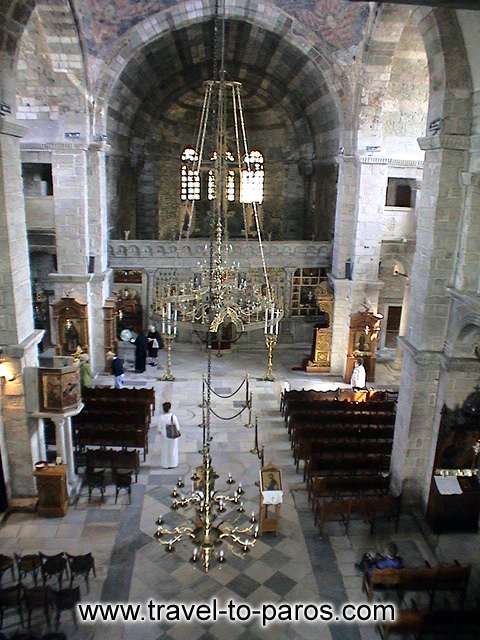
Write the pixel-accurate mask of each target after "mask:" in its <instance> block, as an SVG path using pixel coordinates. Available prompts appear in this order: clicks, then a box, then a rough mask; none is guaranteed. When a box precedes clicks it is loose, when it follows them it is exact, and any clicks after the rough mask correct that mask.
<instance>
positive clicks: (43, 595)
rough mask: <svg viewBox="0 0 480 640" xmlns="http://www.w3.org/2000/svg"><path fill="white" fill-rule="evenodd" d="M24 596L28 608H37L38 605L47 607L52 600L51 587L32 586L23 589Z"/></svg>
mask: <svg viewBox="0 0 480 640" xmlns="http://www.w3.org/2000/svg"><path fill="white" fill-rule="evenodd" d="M23 596H24V599H25V604H26V605H27V609H35V608H36V607H45V606H46V605H47V604H48V602H49V601H50V597H51V590H50V587H31V588H30V589H27V588H26V587H25V588H24V590H23Z"/></svg>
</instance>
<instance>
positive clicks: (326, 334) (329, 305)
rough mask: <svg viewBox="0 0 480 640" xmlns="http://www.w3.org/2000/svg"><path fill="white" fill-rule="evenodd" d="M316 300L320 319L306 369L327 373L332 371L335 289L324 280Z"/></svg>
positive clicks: (316, 294)
mask: <svg viewBox="0 0 480 640" xmlns="http://www.w3.org/2000/svg"><path fill="white" fill-rule="evenodd" d="M315 302H316V303H317V307H318V310H319V321H318V323H317V324H316V326H315V328H314V330H313V343H312V351H311V354H310V360H308V362H307V364H306V366H305V370H306V371H307V372H308V373H326V372H328V371H330V358H331V352H332V319H333V304H334V296H333V291H332V290H331V289H330V287H329V286H328V283H327V282H322V283H321V284H320V285H319V286H318V287H316V288H315Z"/></svg>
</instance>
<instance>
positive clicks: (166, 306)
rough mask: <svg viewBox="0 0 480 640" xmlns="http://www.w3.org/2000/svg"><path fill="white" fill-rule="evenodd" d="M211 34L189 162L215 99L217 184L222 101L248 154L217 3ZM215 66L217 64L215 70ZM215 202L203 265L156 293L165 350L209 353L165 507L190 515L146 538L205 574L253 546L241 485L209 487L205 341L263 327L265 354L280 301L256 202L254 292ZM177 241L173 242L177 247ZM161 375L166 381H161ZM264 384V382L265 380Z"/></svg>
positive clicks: (222, 155) (221, 172)
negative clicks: (189, 447) (183, 347)
mask: <svg viewBox="0 0 480 640" xmlns="http://www.w3.org/2000/svg"><path fill="white" fill-rule="evenodd" d="M214 29H215V32H214V38H215V43H214V69H213V71H214V73H213V77H214V80H213V81H209V82H207V83H206V91H205V98H204V103H203V109H202V116H201V122H200V129H199V134H198V138H197V146H196V150H195V154H194V157H198V165H197V166H196V169H195V170H196V171H199V169H200V165H201V162H202V158H203V154H204V147H205V138H206V133H207V123H208V122H209V118H210V119H211V115H212V110H211V106H212V103H213V101H215V104H216V108H215V109H214V110H213V112H214V115H215V123H214V124H215V128H214V132H215V136H214V137H215V149H216V150H215V153H214V154H213V158H214V161H215V169H214V176H215V184H216V185H225V184H226V183H225V176H226V162H227V161H230V157H229V155H228V153H227V148H228V147H227V139H226V138H227V122H226V119H227V117H226V116H227V97H228V95H230V96H231V98H232V113H233V120H234V129H235V132H236V135H235V138H236V139H235V147H236V150H237V160H238V164H239V167H240V168H241V167H242V159H241V144H243V147H244V151H245V156H244V158H245V159H246V160H245V161H246V163H247V171H248V155H249V154H248V146H247V140H246V134H245V123H244V118H243V111H242V103H241V98H240V85H239V83H236V82H227V81H226V80H225V60H224V57H225V0H217V1H216V12H215V21H214ZM217 61H220V69H219V70H217V65H218V62H217ZM216 196H217V197H216V198H215V200H213V205H214V206H213V212H212V224H211V235H210V241H209V243H208V245H207V249H208V250H209V251H208V253H209V255H208V260H206V261H205V264H204V265H203V267H202V270H201V272H200V273H198V272H197V273H196V274H194V276H193V277H192V279H191V281H189V282H181V281H178V280H175V279H173V280H172V281H171V282H170V283H168V284H167V285H164V286H162V287H159V288H158V289H157V299H156V303H155V305H154V311H155V313H156V315H157V317H158V318H159V320H160V322H161V326H162V333H163V334H164V336H165V337H166V338H167V348H168V347H169V345H170V346H171V343H172V342H173V340H174V338H175V335H176V332H177V326H178V325H181V324H182V323H186V324H188V325H190V326H192V325H193V326H194V327H195V328H200V329H203V331H205V332H206V336H207V340H206V342H207V345H208V347H209V348H208V349H207V375H206V377H205V382H206V394H205V395H204V398H203V401H204V403H205V404H204V405H203V406H204V411H203V418H202V433H203V443H202V464H201V465H199V466H198V467H197V468H196V469H195V471H194V473H193V475H192V477H191V480H192V490H191V491H190V492H188V493H187V492H185V493H184V489H183V487H184V485H185V482H184V479H183V478H179V479H178V482H177V486H176V487H175V488H174V489H173V491H172V504H171V508H172V510H173V511H178V510H181V509H193V511H194V513H193V514H192V515H191V518H190V522H189V523H187V524H185V525H183V526H176V527H168V526H166V525H165V523H164V521H163V518H162V517H159V518H158V519H157V521H156V525H157V530H156V532H155V534H154V536H155V538H156V539H157V541H158V542H159V543H160V544H161V545H162V546H163V547H164V548H165V549H166V551H167V552H173V551H174V550H175V548H176V545H177V544H180V543H182V542H185V541H188V542H190V543H192V545H193V548H192V555H191V558H190V559H191V561H192V562H200V563H201V565H202V567H203V569H204V571H206V572H208V571H209V570H210V568H211V566H212V564H213V563H214V562H218V563H222V562H224V561H225V546H227V547H228V548H229V549H230V550H231V552H232V553H234V554H236V555H238V554H239V555H243V554H245V553H248V551H249V550H250V549H251V548H252V547H253V546H254V545H255V543H256V541H257V537H258V533H259V529H258V525H257V524H256V521H257V518H256V515H255V513H254V512H253V513H251V514H250V516H246V515H245V514H244V512H245V507H244V504H243V502H242V494H243V488H242V485H241V483H239V484H238V485H237V487H236V489H235V491H234V492H233V494H232V493H229V494H227V493H224V492H221V491H218V490H217V489H216V488H215V482H216V480H217V479H218V475H217V474H216V473H215V470H214V467H213V464H212V457H211V451H210V442H211V440H212V437H211V435H210V418H211V414H212V413H213V410H212V407H211V390H212V349H211V345H212V338H213V336H214V335H215V332H217V331H218V329H219V327H220V325H221V324H222V323H223V322H224V320H225V319H227V318H229V319H230V321H232V322H233V323H235V325H236V326H237V328H238V329H239V330H240V331H241V332H244V331H251V330H254V329H263V330H264V333H265V339H266V344H267V348H269V347H268V345H269V344H270V345H271V344H273V343H274V342H275V341H276V336H277V334H278V325H279V322H280V320H281V318H282V317H283V310H282V307H281V305H282V301H279V300H275V297H274V295H273V292H272V288H271V286H270V283H269V279H268V272H267V267H266V264H265V257H264V252H263V245H262V238H261V233H260V224H259V217H258V207H257V203H255V202H252V209H253V215H254V220H255V227H256V233H257V242H258V247H259V251H260V255H261V260H262V267H263V275H264V283H263V286H254V285H253V284H252V282H250V281H249V277H248V274H246V273H244V272H242V270H241V268H240V265H239V263H238V262H234V261H233V260H232V259H231V248H230V245H229V242H228V237H227V235H228V230H227V225H226V215H225V212H226V193H225V189H223V188H222V189H216ZM194 205H195V202H194V201H192V202H191V203H189V206H190V222H191V219H192V217H193V213H194V211H193V210H194ZM187 230H188V226H187ZM180 235H182V234H180ZM181 240H182V238H181V237H180V239H179V241H181ZM270 356H271V351H270ZM270 365H271V357H270ZM268 371H270V375H271V366H270V368H269V370H268V368H267V374H268ZM169 375H170V377H168V376H169ZM165 379H167V380H168V379H173V376H171V372H170V367H168V372H167V377H166V378H165ZM266 379H272V378H269V377H268V375H267V377H266ZM247 380H248V377H247ZM247 384H248V383H247ZM241 386H242V385H240V387H239V389H240V388H241ZM237 391H238V390H237ZM247 398H248V392H247ZM202 404H203V403H202ZM247 404H248V403H247ZM226 482H227V485H230V486H232V485H234V484H235V480H234V479H233V478H232V476H231V474H229V475H228V479H227V480H226Z"/></svg>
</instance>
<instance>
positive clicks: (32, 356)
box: [0, 119, 43, 499]
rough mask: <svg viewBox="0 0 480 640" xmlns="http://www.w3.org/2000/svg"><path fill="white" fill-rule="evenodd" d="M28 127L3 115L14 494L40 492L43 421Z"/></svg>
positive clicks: (2, 265) (1, 223)
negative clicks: (31, 372) (36, 374)
mask: <svg viewBox="0 0 480 640" xmlns="http://www.w3.org/2000/svg"><path fill="white" fill-rule="evenodd" d="M22 134H23V127H20V126H19V125H17V124H16V123H13V122H11V121H9V120H7V119H0V256H1V259H0V300H1V306H0V346H1V347H2V349H3V353H2V355H3V357H5V358H6V359H7V364H8V366H9V368H10V369H11V372H12V374H13V375H14V376H15V379H14V380H13V381H10V382H9V381H5V382H2V385H1V387H2V388H1V390H0V394H1V396H2V397H1V402H0V411H2V418H3V419H2V420H0V423H2V422H3V433H2V434H1V441H2V449H3V452H4V453H5V452H6V455H4V456H3V460H2V462H3V473H4V477H5V483H6V486H7V494H8V497H9V499H11V498H17V497H25V496H33V495H35V494H36V488H35V483H34V478H33V475H32V470H33V463H34V462H36V460H34V459H33V458H34V457H35V456H36V453H35V450H36V447H35V446H34V443H33V442H32V441H33V438H32V436H33V434H34V432H35V430H36V429H37V428H38V421H37V420H34V419H31V418H29V417H28V415H27V408H26V405H27V399H26V394H27V393H28V391H29V390H28V388H27V387H26V386H25V385H24V380H23V373H22V372H23V369H24V368H25V367H35V366H37V365H38V354H37V344H38V342H39V341H40V340H41V338H42V336H43V331H35V330H34V328H33V310H32V298H31V286H30V265H29V259H28V245H27V230H26V225H25V208H24V200H23V184H22V176H21V161H20V138H21V136H22Z"/></svg>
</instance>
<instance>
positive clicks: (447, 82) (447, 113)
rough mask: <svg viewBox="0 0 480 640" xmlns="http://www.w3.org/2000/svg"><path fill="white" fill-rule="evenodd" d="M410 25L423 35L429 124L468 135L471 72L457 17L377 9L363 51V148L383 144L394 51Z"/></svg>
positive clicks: (424, 10)
mask: <svg viewBox="0 0 480 640" xmlns="http://www.w3.org/2000/svg"><path fill="white" fill-rule="evenodd" d="M409 21H411V22H412V23H413V24H414V25H415V26H416V27H417V28H418V30H419V31H420V34H421V36H422V39H423V43H424V46H425V51H426V54H427V61H428V68H429V88H430V96H429V108H428V119H427V123H431V122H432V121H435V120H437V119H441V120H443V119H445V120H443V122H442V132H445V133H447V134H450V133H453V134H460V135H468V133H469V130H470V91H471V78H470V69H469V65H468V58H467V55H466V51H465V45H464V42H463V35H462V31H461V28H460V26H459V24H458V21H457V17H456V14H455V11H454V10H451V9H439V8H428V7H418V8H415V9H414V8H412V7H411V6H408V5H382V6H381V7H379V8H378V9H377V13H376V15H375V18H374V20H373V25H372V28H371V32H370V37H369V40H368V42H367V46H366V47H365V55H364V64H365V76H364V80H363V83H362V86H361V88H360V92H361V95H360V98H359V100H360V110H359V117H358V128H359V142H360V144H359V146H362V147H365V146H366V145H367V144H378V143H379V142H380V140H381V121H382V112H383V102H384V98H385V95H386V93H387V89H388V84H389V81H390V76H391V71H392V64H393V60H394V56H395V50H396V48H397V46H398V43H399V41H400V38H401V36H402V33H403V31H404V28H405V26H406V25H407V23H408V22H409ZM454 114H455V115H454Z"/></svg>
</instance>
